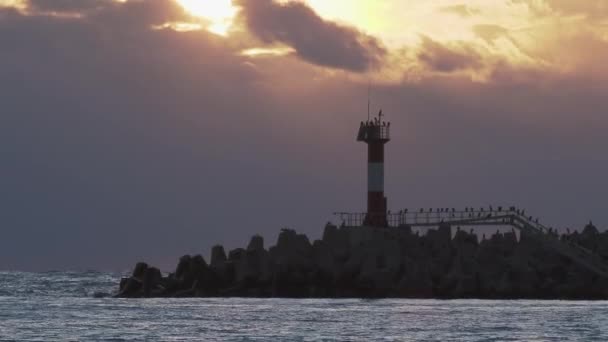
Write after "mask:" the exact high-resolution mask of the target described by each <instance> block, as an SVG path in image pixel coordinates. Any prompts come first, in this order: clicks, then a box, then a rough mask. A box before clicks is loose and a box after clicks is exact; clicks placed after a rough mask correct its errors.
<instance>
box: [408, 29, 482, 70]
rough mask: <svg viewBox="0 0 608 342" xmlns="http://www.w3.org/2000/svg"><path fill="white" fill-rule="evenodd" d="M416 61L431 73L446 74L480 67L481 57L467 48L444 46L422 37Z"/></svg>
mask: <svg viewBox="0 0 608 342" xmlns="http://www.w3.org/2000/svg"><path fill="white" fill-rule="evenodd" d="M418 59H419V60H420V61H421V62H422V63H424V64H426V65H427V66H428V67H429V68H430V69H431V70H433V71H439V72H447V73H450V72H454V71H459V70H465V69H475V68H477V67H479V66H481V65H482V57H481V56H480V55H479V54H478V53H477V52H475V50H473V49H472V48H470V47H469V46H467V45H464V44H453V45H452V46H446V45H442V44H441V43H439V42H436V41H434V40H432V39H431V38H429V37H426V36H422V45H421V47H420V51H419V52H418Z"/></svg>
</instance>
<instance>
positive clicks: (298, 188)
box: [0, 0, 608, 271]
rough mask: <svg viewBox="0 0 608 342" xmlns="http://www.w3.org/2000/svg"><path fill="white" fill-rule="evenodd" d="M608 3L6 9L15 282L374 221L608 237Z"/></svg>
mask: <svg viewBox="0 0 608 342" xmlns="http://www.w3.org/2000/svg"><path fill="white" fill-rule="evenodd" d="M607 25H608V4H606V2H605V1H603V0H587V1H571V0H470V1H466V0H407V1H406V0H386V1H376V0H360V1H354V0H331V1H328V0H308V1H271V0H232V1H230V0H200V1H195V0H121V1H117V0H87V1H82V0H0V94H1V96H0V158H1V159H0V160H1V164H0V165H1V167H0V233H1V235H0V269H4V270H34V271H38V270H66V269H75V270H82V269H96V270H117V271H119V270H126V269H129V268H130V267H132V266H133V265H134V264H135V262H137V261H140V260H145V261H148V262H149V263H151V264H154V265H159V266H160V267H161V268H162V269H164V270H171V269H172V268H173V267H174V265H175V263H176V260H177V259H178V258H179V257H180V256H181V255H183V254H195V253H202V254H203V255H204V256H205V257H206V258H208V256H209V254H208V253H209V250H210V247H211V246H213V245H215V244H218V243H220V244H223V245H224V246H225V247H226V248H227V249H231V248H235V247H240V246H245V245H246V243H247V242H248V240H249V238H250V237H251V236H252V235H254V234H261V235H262V236H264V237H265V239H266V245H267V246H269V245H272V244H274V243H275V241H276V237H277V234H278V232H279V231H280V229H281V228H284V227H289V228H293V229H296V230H298V231H299V232H303V233H306V234H307V235H308V236H309V237H310V238H311V240H312V239H316V238H319V237H320V236H321V234H322V230H323V227H324V225H325V223H326V222H328V221H331V220H333V221H336V220H335V218H334V217H333V216H332V213H333V212H336V211H349V212H350V211H352V212H361V211H364V208H365V198H366V180H367V178H366V170H367V169H366V158H367V154H366V150H365V145H363V144H361V143H357V142H356V141H355V138H356V133H357V129H358V126H359V123H360V121H363V120H366V119H367V101H368V87H369V86H370V85H371V108H372V110H373V111H374V112H376V111H378V110H379V109H383V111H384V113H385V114H386V115H387V119H388V120H389V121H391V123H392V124H391V127H392V132H391V133H392V141H391V142H390V143H389V144H388V145H387V146H386V153H387V154H386V193H387V196H388V202H389V208H390V209H391V210H393V211H398V210H400V209H402V208H419V207H425V208H430V207H460V208H464V207H465V206H466V207H472V206H475V207H481V206H488V205H505V206H510V205H516V206H518V207H521V208H526V209H527V211H528V212H529V213H530V214H531V215H534V216H537V217H540V219H541V222H544V223H545V224H546V225H548V226H554V227H560V228H566V227H570V228H580V227H582V226H584V225H585V224H586V223H587V222H588V221H589V220H593V222H594V223H596V225H597V226H599V227H600V229H604V228H606V227H607V226H608V210H607V209H608V207H607V204H606V203H607V202H606V199H605V198H606V194H607V193H608V176H607V175H608V156H607V154H606V146H608V134H607V132H608V115H607V110H608V104H607V102H606V98H607V95H608V92H607V91H606V87H605V84H606V81H607V80H608V64H606V63H605V61H606V60H608V26H607Z"/></svg>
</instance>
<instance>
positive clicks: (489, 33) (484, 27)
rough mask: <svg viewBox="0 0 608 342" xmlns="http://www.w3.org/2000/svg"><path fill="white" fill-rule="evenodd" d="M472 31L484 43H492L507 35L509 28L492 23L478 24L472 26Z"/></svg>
mask: <svg viewBox="0 0 608 342" xmlns="http://www.w3.org/2000/svg"><path fill="white" fill-rule="evenodd" d="M473 33H475V35H477V36H478V37H479V38H481V39H483V40H484V41H485V42H486V43H488V44H492V43H493V42H494V41H495V40H496V39H498V38H502V37H505V36H508V34H509V30H507V29H506V28H504V27H502V26H499V25H493V24H479V25H475V26H473Z"/></svg>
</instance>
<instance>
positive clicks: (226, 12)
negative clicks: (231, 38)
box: [177, 0, 237, 36]
mask: <svg viewBox="0 0 608 342" xmlns="http://www.w3.org/2000/svg"><path fill="white" fill-rule="evenodd" d="M177 2H178V3H179V4H180V5H182V6H183V7H184V8H185V9H186V10H187V11H188V12H190V13H191V14H192V15H195V16H198V17H201V18H204V19H207V20H209V21H210V22H211V25H210V26H209V28H208V29H209V31H211V32H213V33H216V34H219V35H222V36H225V35H227V34H228V30H229V29H230V26H231V25H232V21H233V19H234V17H235V15H236V12H237V8H236V7H235V6H233V5H232V1H231V0H177Z"/></svg>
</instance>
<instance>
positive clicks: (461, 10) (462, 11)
mask: <svg viewBox="0 0 608 342" xmlns="http://www.w3.org/2000/svg"><path fill="white" fill-rule="evenodd" d="M439 12H441V13H448V14H455V15H458V16H461V17H464V18H468V17H471V16H474V15H477V14H479V13H480V11H479V10H478V9H476V8H473V7H470V6H468V5H466V4H458V5H451V6H443V7H440V8H439Z"/></svg>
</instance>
